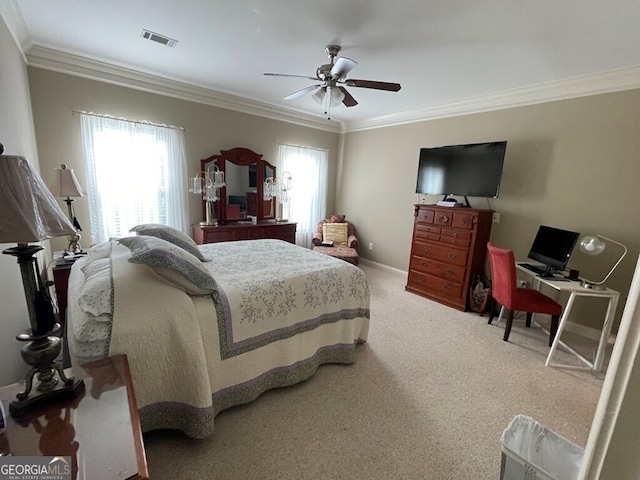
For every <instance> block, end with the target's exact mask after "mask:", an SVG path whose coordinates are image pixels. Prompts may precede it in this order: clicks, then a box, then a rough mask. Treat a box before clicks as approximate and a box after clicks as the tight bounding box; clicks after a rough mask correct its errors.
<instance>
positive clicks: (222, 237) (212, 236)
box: [204, 229, 235, 243]
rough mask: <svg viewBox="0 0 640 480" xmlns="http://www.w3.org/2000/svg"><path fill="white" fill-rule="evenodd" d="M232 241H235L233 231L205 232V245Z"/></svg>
mask: <svg viewBox="0 0 640 480" xmlns="http://www.w3.org/2000/svg"><path fill="white" fill-rule="evenodd" d="M232 240H235V238H234V232H233V231H229V230H222V229H220V230H214V229H209V230H206V231H205V232H204V243H218V242H230V241H232Z"/></svg>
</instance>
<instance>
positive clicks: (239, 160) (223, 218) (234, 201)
mask: <svg viewBox="0 0 640 480" xmlns="http://www.w3.org/2000/svg"><path fill="white" fill-rule="evenodd" d="M200 162H201V165H202V170H203V171H205V172H207V168H210V169H211V168H213V169H215V165H217V167H218V168H219V169H220V171H222V172H224V175H225V183H226V186H225V187H222V188H221V189H220V199H219V200H218V201H217V202H215V215H216V218H217V219H218V221H219V222H220V223H222V224H225V223H232V222H237V221H244V220H248V217H250V216H255V217H257V221H260V220H264V219H273V218H275V212H274V211H273V208H274V206H275V205H274V203H275V202H274V200H273V199H271V200H267V201H265V200H264V199H263V183H264V180H265V179H266V178H269V177H271V178H276V167H275V166H274V165H272V164H270V163H269V162H267V161H266V160H263V159H262V155H260V154H258V153H255V152H254V151H252V150H249V149H248V148H242V147H237V148H232V149H230V150H221V151H220V154H219V155H212V156H211V157H209V158H206V159H203V160H201V161H200ZM205 213H206V202H204V201H203V215H204V214H205Z"/></svg>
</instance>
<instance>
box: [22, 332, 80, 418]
mask: <svg viewBox="0 0 640 480" xmlns="http://www.w3.org/2000/svg"><path fill="white" fill-rule="evenodd" d="M60 331H61V327H60V324H59V323H56V324H54V326H53V328H52V329H51V331H49V332H45V333H40V334H38V333H34V332H33V331H32V330H31V329H28V330H25V331H24V332H22V333H20V334H18V335H17V336H16V338H17V339H18V340H20V341H22V342H26V343H25V345H24V346H23V347H22V348H21V349H20V354H21V355H22V359H23V360H24V361H25V363H26V364H28V365H30V366H31V369H30V370H29V371H28V372H27V375H26V377H25V387H24V391H22V392H20V393H18V394H17V395H16V397H17V399H16V400H14V401H13V402H11V403H10V404H9V413H11V415H12V416H15V417H17V416H20V415H24V414H25V413H26V412H27V411H29V410H30V409H31V408H36V407H37V406H39V405H41V403H42V402H51V401H54V400H55V399H60V398H61V397H64V398H69V396H73V395H76V394H79V388H80V384H81V383H82V381H81V380H79V381H75V380H74V379H73V378H68V377H67V376H66V375H65V374H64V370H63V368H62V365H61V364H59V363H58V362H56V361H55V360H56V358H58V355H59V354H60V351H61V348H62V342H61V340H60V337H59V336H58V335H59V334H60ZM56 374H57V376H56ZM36 375H37V381H36V382H35V383H34V377H36ZM58 377H60V378H59V379H58ZM59 380H61V381H59ZM34 386H35V387H36V390H37V391H38V392H39V393H37V394H33V395H32V394H31V392H32V389H33V387H34Z"/></svg>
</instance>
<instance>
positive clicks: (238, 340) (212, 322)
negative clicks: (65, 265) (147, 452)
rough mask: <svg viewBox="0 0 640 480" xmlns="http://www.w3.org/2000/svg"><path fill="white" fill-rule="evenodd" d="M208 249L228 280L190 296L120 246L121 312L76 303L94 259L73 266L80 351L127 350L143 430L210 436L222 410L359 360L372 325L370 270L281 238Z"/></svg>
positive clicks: (115, 305)
mask: <svg viewBox="0 0 640 480" xmlns="http://www.w3.org/2000/svg"><path fill="white" fill-rule="evenodd" d="M199 248H200V249H201V250H202V251H203V253H204V255H205V256H207V257H209V258H211V259H212V261H211V262H206V263H204V265H205V266H206V267H207V269H208V270H209V271H210V273H211V274H212V275H213V277H214V278H215V280H216V283H217V284H218V289H217V290H218V292H217V293H214V294H212V295H208V296H191V295H187V294H186V293H185V292H184V291H182V290H180V289H178V288H175V287H173V286H171V285H169V284H168V283H167V282H165V281H164V280H162V279H161V278H160V277H159V276H158V275H156V274H155V273H154V271H153V269H151V268H149V267H147V266H145V265H140V264H133V263H130V262H128V258H129V256H130V253H129V252H128V250H127V249H125V248H124V247H122V246H118V245H115V244H114V246H113V248H112V252H111V255H110V258H111V262H110V278H111V291H110V292H109V293H110V300H111V315H106V316H101V317H100V318H93V317H92V316H91V315H87V314H86V312H84V311H83V310H82V309H81V308H80V307H79V306H78V304H77V302H74V301H73V299H74V298H77V294H78V292H79V290H81V289H82V288H86V285H85V284H84V282H83V272H82V266H83V262H85V260H81V261H79V262H78V263H76V265H74V267H73V269H72V272H71V277H70V282H69V299H70V300H71V301H70V302H69V313H68V320H67V321H68V326H67V328H68V334H67V336H68V341H69V349H70V354H71V357H72V359H73V360H74V363H81V362H83V361H88V360H91V359H93V358H100V357H103V356H108V355H115V354H119V353H125V354H127V355H128V357H129V364H130V368H131V374H132V377H133V383H134V388H135V393H136V397H137V401H138V406H139V407H140V417H141V422H142V427H143V430H144V431H148V430H153V429H160V428H173V429H179V430H182V431H183V432H185V433H186V434H187V435H189V436H191V437H194V438H202V437H206V436H208V435H210V434H211V433H212V432H213V426H214V418H215V416H216V415H217V414H218V413H219V412H221V411H222V410H224V409H226V408H229V407H232V406H235V405H240V404H244V403H248V402H250V401H252V400H254V399H256V398H257V397H258V396H260V394H261V393H263V392H264V391H266V390H268V389H270V388H275V387H282V386H287V385H292V384H295V383H298V382H300V381H302V380H305V379H306V378H308V377H310V376H312V375H313V374H314V373H315V371H316V369H317V368H318V366H319V365H321V364H323V363H353V361H354V359H355V346H356V344H357V343H358V342H363V341H366V339H367V335H368V327H369V289H368V285H367V281H366V277H365V275H364V273H363V272H362V271H361V270H360V269H359V268H357V267H355V266H353V265H351V264H349V263H347V262H343V261H341V260H337V259H334V258H331V257H329V256H326V255H322V254H320V253H317V252H313V251H311V250H308V249H305V248H301V247H298V246H296V245H292V244H289V243H287V242H283V241H280V240H250V241H239V242H225V243H216V244H208V245H202V246H200V247H199ZM84 297H85V298H86V295H84ZM87 332H89V333H87ZM96 332H99V333H96ZM87 342H88V343H87ZM87 345H90V347H91V348H90V349H89V350H87V349H86V348H84V347H86V346H87ZM87 351H89V352H90V353H87Z"/></svg>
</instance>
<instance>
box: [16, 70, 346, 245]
mask: <svg viewBox="0 0 640 480" xmlns="http://www.w3.org/2000/svg"><path fill="white" fill-rule="evenodd" d="M29 84H30V88H31V98H32V103H33V115H34V119H35V126H36V136H37V140H38V152H39V155H40V162H41V167H42V175H43V178H44V179H45V181H48V180H49V179H50V178H51V177H52V175H53V170H54V168H56V167H57V166H59V164H60V163H63V162H64V163H67V164H68V165H69V166H70V167H71V168H73V169H74V170H75V172H76V173H77V174H78V175H79V178H80V179H81V182H82V183H83V184H86V182H84V178H85V167H84V163H83V153H82V140H81V136H80V117H79V116H78V115H73V114H72V111H73V110H84V111H91V112H96V113H102V114H109V115H113V116H116V117H124V118H127V119H130V120H148V121H151V122H157V123H164V124H170V125H175V126H179V127H183V128H184V129H185V144H186V151H187V162H188V170H189V174H190V175H195V173H196V172H198V171H199V170H200V159H202V158H206V157H208V156H210V155H213V154H216V153H218V152H219V151H220V150H221V149H229V148H233V147H247V148H250V149H252V150H254V151H256V152H258V153H261V154H263V155H264V156H263V158H264V159H265V160H268V161H270V162H271V163H274V164H275V163H276V157H277V151H278V146H277V143H290V144H295V145H306V146H310V147H317V148H324V149H327V150H329V152H330V153H329V186H330V187H329V192H328V198H329V201H328V205H327V209H328V210H331V209H332V208H333V198H334V195H335V191H334V190H335V187H334V185H335V178H336V165H337V158H338V134H336V133H330V132H325V131H321V130H317V129H312V128H307V127H302V126H298V125H293V124H291V123H286V122H280V121H276V120H269V119H266V118H262V117H257V116H254V115H248V114H245V113H239V112H233V111H229V110H224V109H220V108H216V107H211V106H207V105H202V104H198V103H193V102H188V101H184V100H178V99H175V98H169V97H164V96H160V95H156V94H152V93H146V92H141V91H138V90H133V89H130V88H124V87H119V86H115V85H110V84H107V83H102V82H97V81H93V80H87V79H83V78H80V77H74V76H70V75H65V74H61V73H56V72H52V71H49V70H44V69H40V68H31V67H30V68H29ZM123 175H126V172H123ZM189 197H190V198H189V207H190V208H189V211H190V219H189V220H190V223H196V222H198V221H200V220H202V218H201V204H200V203H199V201H198V197H196V196H195V195H190V196H189ZM63 206H64V205H63ZM65 208H66V207H65ZM75 208H76V214H77V216H78V220H79V222H80V224H81V225H82V226H83V228H84V233H83V235H84V240H83V246H87V245H88V242H89V238H90V232H89V213H88V204H87V202H85V201H83V200H82V199H78V200H76V202H75ZM65 211H66V210H65ZM54 242H55V243H54V248H55V249H61V248H63V247H64V244H65V242H64V241H62V240H56V241H54Z"/></svg>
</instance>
